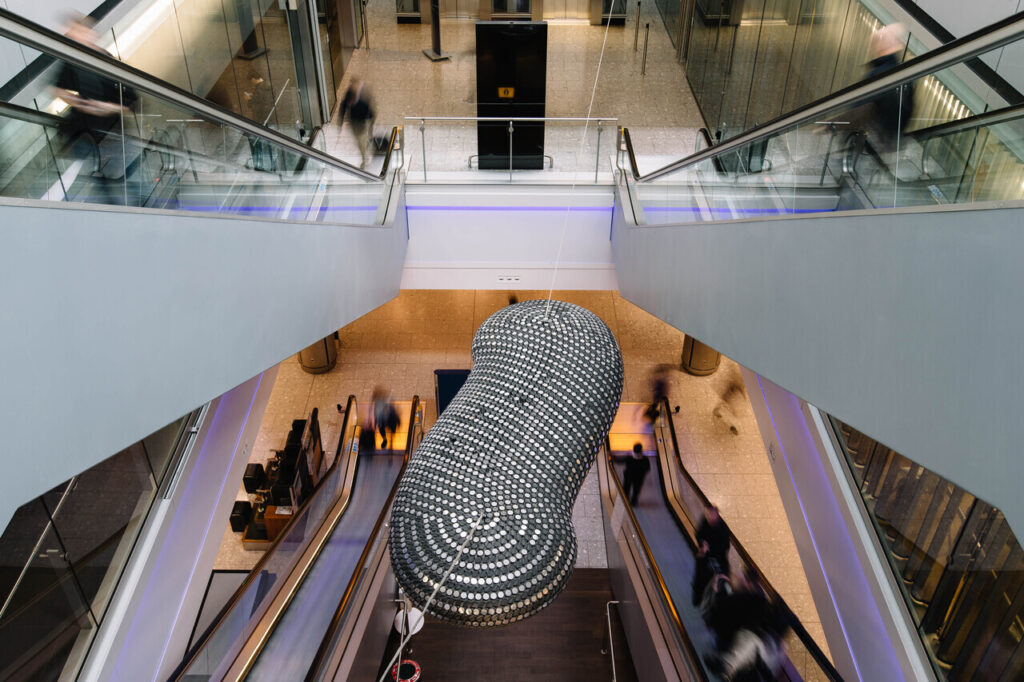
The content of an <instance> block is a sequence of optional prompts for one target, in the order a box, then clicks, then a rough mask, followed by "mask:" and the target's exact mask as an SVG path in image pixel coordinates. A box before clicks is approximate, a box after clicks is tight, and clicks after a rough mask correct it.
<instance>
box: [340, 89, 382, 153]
mask: <svg viewBox="0 0 1024 682" xmlns="http://www.w3.org/2000/svg"><path fill="white" fill-rule="evenodd" d="M346 115H347V116H348V120H349V123H350V124H351V126H352V135H353V137H355V138H356V144H357V145H358V146H359V154H360V156H361V157H362V163H361V164H360V165H359V167H360V168H366V161H367V157H368V154H369V151H370V142H371V139H370V138H371V136H372V134H373V120H374V118H376V116H377V115H376V112H374V110H373V105H372V104H371V102H370V96H369V94H368V93H367V91H366V87H365V84H364V83H363V81H362V80H360V79H359V78H358V77H353V78H352V81H351V82H350V83H349V86H348V89H347V90H346V91H345V96H344V97H343V98H342V100H341V114H340V118H341V122H342V124H343V125H344V122H345V116H346Z"/></svg>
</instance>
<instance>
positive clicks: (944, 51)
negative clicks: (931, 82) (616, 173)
mask: <svg viewBox="0 0 1024 682" xmlns="http://www.w3.org/2000/svg"><path fill="white" fill-rule="evenodd" d="M1021 38H1024V12H1021V13H1018V14H1015V15H1013V16H1010V17H1007V18H1006V19H1003V20H1002V21H998V22H996V23H994V24H992V25H990V26H987V27H985V28H982V29H980V30H978V31H975V32H974V33H971V34H969V35H966V36H964V37H963V38H960V39H958V40H954V41H953V42H951V43H948V44H946V45H943V46H941V47H938V48H936V49H934V50H932V51H931V52H928V53H926V54H924V55H921V56H920V57H915V58H914V59H911V60H908V61H906V62H904V63H903V64H900V65H899V66H896V67H894V68H892V69H890V70H889V71H886V72H885V73H881V74H878V75H876V76H873V77H871V78H868V79H865V80H863V81H860V82H859V83H855V84H853V85H850V86H848V87H846V88H843V89H841V90H839V91H838V92H835V93H832V94H830V95H827V96H825V97H822V98H819V99H817V100H815V101H813V102H811V103H809V104H805V105H804V106H802V107H798V108H797V109H794V110H793V111H791V112H790V113H788V114H784V115H782V116H779V117H777V118H774V119H772V120H770V121H768V122H766V123H762V124H761V125H757V126H754V127H753V128H751V129H749V130H747V131H746V132H744V133H741V134H739V135H737V136H736V137H733V138H730V139H729V140H726V141H725V142H721V143H719V144H718V145H716V146H715V147H712V148H710V149H704V150H701V151H699V152H696V153H695V154H691V155H690V156H687V157H685V158H683V159H680V160H679V161H675V162H673V163H670V164H669V165H667V166H664V167H662V168H659V169H658V170H655V171H651V172H650V173H648V174H647V175H639V174H638V172H637V171H636V170H635V167H634V180H635V181H636V182H650V181H652V180H656V179H657V178H660V177H662V176H664V175H668V174H670V173H674V172H676V171H679V170H681V169H683V168H687V167H689V166H692V165H694V164H697V163H700V162H701V161H704V160H706V159H709V158H713V157H715V156H718V155H721V154H725V153H727V152H731V151H736V150H738V149H740V148H742V147H745V146H747V145H748V144H751V143H753V142H757V141H760V140H762V139H764V138H770V137H773V136H775V135H777V134H780V133H782V132H784V131H787V130H790V129H792V128H794V127H796V126H799V125H803V124H807V123H813V122H815V121H816V120H817V119H818V118H819V117H820V116H822V115H824V114H827V113H829V112H831V111H834V110H835V109H841V108H843V107H853V106H856V105H858V104H860V103H861V102H864V101H866V100H869V99H870V98H872V97H875V96H877V95H880V94H882V93H884V92H887V91H890V90H893V89H895V88H897V87H899V86H900V85H903V84H904V83H910V82H912V81H915V80H917V79H919V78H922V77H924V76H929V75H932V74H934V73H936V72H938V71H941V70H942V69H944V68H947V67H950V66H955V65H957V64H960V63H963V62H965V61H966V60H968V59H971V58H973V57H977V56H979V55H981V54H984V53H986V52H989V51H991V50H995V49H997V48H999V47H1002V46H1004V45H1007V44H1009V43H1012V42H1015V41H1017V40H1020V39H1021ZM623 137H624V139H625V141H626V145H627V146H628V147H630V149H629V150H628V151H629V154H630V157H631V160H632V145H631V143H630V141H629V137H628V135H624V136H623Z"/></svg>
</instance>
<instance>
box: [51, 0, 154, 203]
mask: <svg viewBox="0 0 1024 682" xmlns="http://www.w3.org/2000/svg"><path fill="white" fill-rule="evenodd" d="M95 25H96V21H95V20H94V19H93V18H92V17H87V16H83V15H81V14H78V13H73V14H72V15H71V16H70V17H69V18H68V27H67V30H66V32H65V35H66V36H67V37H68V38H71V39H72V40H74V41H75V42H77V43H79V44H81V45H82V46H84V47H86V48H88V49H89V50H92V51H93V52H98V53H101V54H103V55H105V56H110V55H109V54H108V53H107V52H106V51H105V50H103V48H102V47H100V46H99V45H98V44H97V42H96V41H97V37H98V36H97V34H96V31H95V29H94V26H95ZM53 93H54V94H55V95H56V96H57V97H59V98H60V99H62V100H63V101H64V102H66V103H67V104H68V114H67V122H66V124H65V125H64V126H63V133H64V136H65V138H66V140H67V146H68V148H69V149H70V150H71V153H72V154H73V155H74V156H75V157H76V158H78V159H83V158H90V157H92V158H93V159H94V161H95V163H94V165H93V166H92V167H91V168H90V169H89V171H88V172H89V173H91V174H92V175H93V177H94V178H95V179H96V182H97V183H98V184H99V187H100V189H101V190H102V191H103V192H104V193H106V194H107V195H109V196H108V199H109V200H110V201H108V202H107V203H123V200H124V197H123V193H121V192H117V191H114V188H113V187H112V186H109V185H111V184H112V183H108V182H107V180H115V179H119V178H122V177H124V174H125V167H124V163H125V159H124V156H123V153H122V150H123V145H122V144H120V143H119V144H104V141H105V140H106V139H107V137H108V136H109V135H111V133H114V132H115V130H116V131H117V132H118V134H120V132H121V130H120V128H121V126H120V124H121V121H122V118H123V116H124V115H125V114H128V113H131V106H132V105H133V104H134V103H135V100H136V99H137V96H136V94H135V92H134V90H132V89H131V88H130V87H128V86H127V85H122V84H119V83H115V82H114V81H112V80H110V79H109V78H105V77H103V76H101V75H99V74H97V73H96V72H94V71H92V70H90V69H86V68H83V67H80V66H76V65H74V64H70V63H68V62H62V65H61V69H60V73H59V74H58V75H57V82H56V84H55V85H54V87H53Z"/></svg>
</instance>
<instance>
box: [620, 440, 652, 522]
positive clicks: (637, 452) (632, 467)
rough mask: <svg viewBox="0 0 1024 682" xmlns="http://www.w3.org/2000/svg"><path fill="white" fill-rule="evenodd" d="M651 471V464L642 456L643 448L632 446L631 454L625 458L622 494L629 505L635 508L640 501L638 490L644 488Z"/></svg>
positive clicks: (637, 444)
mask: <svg viewBox="0 0 1024 682" xmlns="http://www.w3.org/2000/svg"><path fill="white" fill-rule="evenodd" d="M650 470H651V463H650V461H649V460H648V459H647V457H646V456H645V455H644V446H643V445H642V444H640V443H636V444H634V445H633V453H632V454H631V455H630V456H629V457H628V458H626V473H625V476H623V479H624V480H623V482H622V492H623V493H624V494H625V495H626V499H628V500H629V504H630V505H632V506H634V507H635V506H636V505H637V502H639V501H640V490H641V489H643V487H644V479H645V478H647V473H648V472H649V471H650Z"/></svg>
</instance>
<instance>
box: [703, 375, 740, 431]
mask: <svg viewBox="0 0 1024 682" xmlns="http://www.w3.org/2000/svg"><path fill="white" fill-rule="evenodd" d="M742 396H743V384H742V382H740V381H739V380H738V379H730V380H729V382H728V383H727V384H726V385H725V390H724V391H722V396H721V400H719V401H718V404H717V405H715V407H714V408H713V409H712V410H711V416H712V417H714V418H715V419H719V420H721V421H722V423H723V424H725V426H726V427H728V429H729V432H730V433H731V434H732V435H734V436H738V435H739V433H740V427H739V419H737V417H736V412H735V411H734V410H733V407H732V404H733V401H734V400H736V399H737V398H740V397H742Z"/></svg>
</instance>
